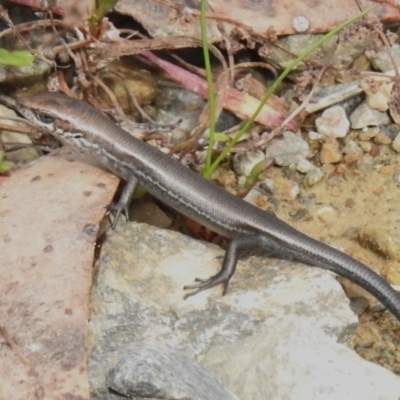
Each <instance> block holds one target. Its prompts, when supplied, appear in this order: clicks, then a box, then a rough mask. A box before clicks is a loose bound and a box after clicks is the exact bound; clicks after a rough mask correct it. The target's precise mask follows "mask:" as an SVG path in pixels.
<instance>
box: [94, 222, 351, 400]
mask: <svg viewBox="0 0 400 400" xmlns="http://www.w3.org/2000/svg"><path fill="white" fill-rule="evenodd" d="M222 255H223V251H222V250H221V249H220V248H218V247H216V246H215V245H211V244H206V243H203V242H201V241H199V240H194V239H191V238H189V237H187V236H184V235H182V234H180V233H177V232H172V231H166V230H162V229H156V228H153V227H151V226H148V225H146V224H133V223H129V224H124V223H120V224H118V226H117V229H116V230H114V231H112V232H110V233H109V235H108V238H107V240H106V241H105V243H104V244H103V247H102V252H101V256H100V259H99V264H98V266H97V272H96V281H95V284H94V287H93V290H92V303H91V309H92V314H91V320H90V323H89V332H90V334H89V341H88V348H89V353H90V356H89V370H90V380H91V388H92V396H93V398H94V399H108V397H105V396H106V395H105V394H104V393H107V387H106V384H105V375H106V373H107V371H108V369H107V368H106V367H107V366H108V365H109V362H111V361H112V362H114V363H117V362H118V360H116V359H114V358H113V357H115V356H111V355H112V354H113V352H114V351H116V350H117V349H119V348H120V347H122V346H125V345H127V344H130V343H134V342H137V341H151V342H157V343H160V344H162V345H164V346H168V347H170V348H173V349H175V350H178V351H183V352H184V353H185V354H186V355H188V356H189V357H192V358H196V357H197V356H198V355H201V354H204V353H205V352H207V351H209V350H210V349H212V348H213V347H215V346H218V345H221V344H225V343H233V342H235V341H237V340H238V339H240V338H244V337H247V336H249V335H252V334H254V333H256V332H257V331H259V330H260V329H262V328H263V327H269V328H270V329H273V327H274V326H275V324H276V323H277V322H278V321H280V320H288V321H290V320H291V319H292V318H293V317H295V316H297V315H299V316H304V317H305V318H307V319H308V320H309V323H310V325H311V326H313V327H315V328H317V327H320V328H321V329H323V330H324V331H325V332H327V333H328V334H329V335H330V336H331V337H332V338H333V339H334V340H340V341H346V340H347V337H348V335H349V334H351V333H352V331H353V330H354V327H355V325H356V321H357V320H356V317H355V315H354V314H353V313H352V312H351V310H350V309H349V306H348V304H349V300H348V299H347V298H346V296H345V295H344V293H343V290H342V288H341V286H340V285H339V283H338V282H337V281H336V279H335V278H334V276H333V275H332V274H331V273H329V272H327V271H324V270H321V269H318V268H310V267H308V266H303V265H300V264H296V263H291V262H288V261H282V260H275V259H268V258H256V257H250V258H249V259H247V260H244V261H243V262H239V264H238V268H237V271H236V273H235V275H234V276H233V278H232V280H231V283H230V285H229V288H228V293H227V294H226V295H225V296H222V295H221V287H215V288H212V289H210V290H207V291H204V292H202V293H199V294H198V295H196V296H193V297H190V298H188V299H187V300H183V295H184V293H185V291H184V290H183V289H182V288H183V286H184V285H187V284H190V283H192V282H193V280H194V278H195V277H200V278H206V277H208V276H210V275H213V274H215V273H216V272H217V271H218V270H219V268H220V266H221V259H220V258H218V257H221V256H222ZM109 357H111V358H112V360H111V361H110V360H108V359H109ZM107 360H108V361H107ZM107 395H108V393H107Z"/></svg>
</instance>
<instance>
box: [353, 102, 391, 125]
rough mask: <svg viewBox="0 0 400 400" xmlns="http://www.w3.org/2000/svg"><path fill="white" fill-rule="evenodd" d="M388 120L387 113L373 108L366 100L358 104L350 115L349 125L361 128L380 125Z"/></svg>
mask: <svg viewBox="0 0 400 400" xmlns="http://www.w3.org/2000/svg"><path fill="white" fill-rule="evenodd" d="M389 121H390V119H389V116H388V115H387V113H385V112H382V111H377V110H373V109H372V108H370V107H369V106H368V104H367V103H366V102H364V103H362V104H360V105H359V106H358V107H357V108H356V109H355V110H354V111H353V112H352V114H351V115H350V122H351V127H352V128H353V129H362V128H366V127H367V126H380V125H384V124H388V123H389Z"/></svg>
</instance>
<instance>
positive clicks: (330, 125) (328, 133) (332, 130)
mask: <svg viewBox="0 0 400 400" xmlns="http://www.w3.org/2000/svg"><path fill="white" fill-rule="evenodd" d="M315 125H316V127H317V131H318V133H319V134H321V135H322V136H325V137H333V138H343V137H345V136H346V135H347V134H348V133H349V129H350V122H349V120H348V119H347V116H346V112H345V111H344V109H343V108H342V107H340V106H334V107H330V108H328V109H326V110H325V111H324V112H323V113H322V115H321V116H320V117H319V118H317V119H316V121H315Z"/></svg>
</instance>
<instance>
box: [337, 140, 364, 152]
mask: <svg viewBox="0 0 400 400" xmlns="http://www.w3.org/2000/svg"><path fill="white" fill-rule="evenodd" d="M342 152H343V153H344V154H359V155H361V154H363V151H362V149H361V148H360V146H359V145H358V144H357V142H355V141H354V140H349V141H348V142H347V143H346V145H345V146H344V147H343V149H342Z"/></svg>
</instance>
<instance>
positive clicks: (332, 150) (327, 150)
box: [320, 143, 342, 164]
mask: <svg viewBox="0 0 400 400" xmlns="http://www.w3.org/2000/svg"><path fill="white" fill-rule="evenodd" d="M320 158H321V163H322V164H335V163H337V162H339V161H341V159H342V153H341V152H340V149H339V145H338V144H337V143H324V144H323V145H322V148H321V154H320Z"/></svg>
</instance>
